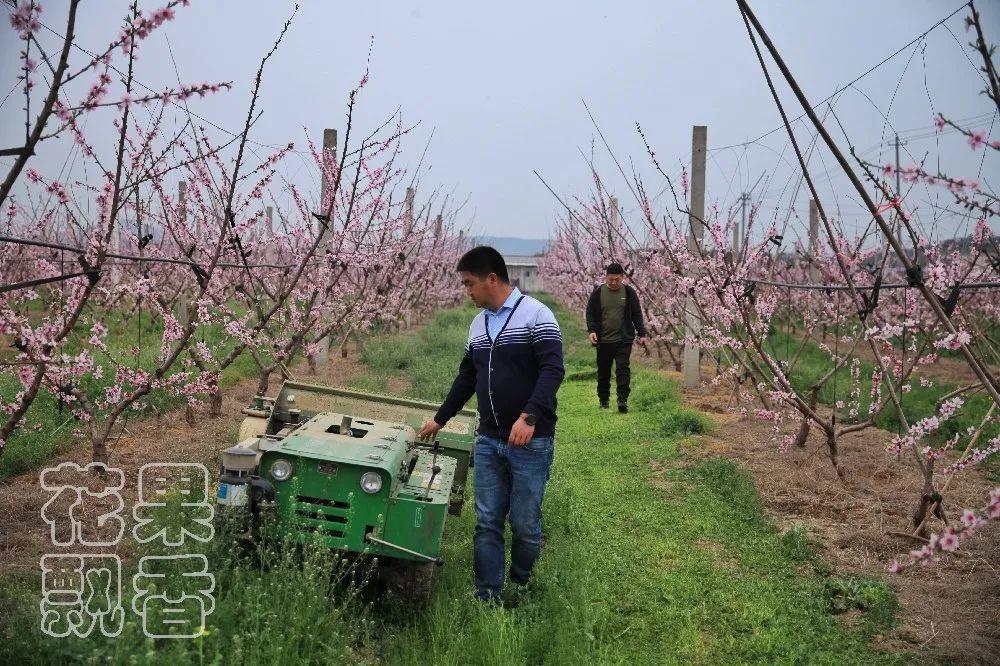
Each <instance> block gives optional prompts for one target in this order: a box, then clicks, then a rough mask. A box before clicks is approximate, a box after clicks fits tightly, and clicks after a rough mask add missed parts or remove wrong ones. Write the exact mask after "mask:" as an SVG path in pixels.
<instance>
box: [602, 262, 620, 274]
mask: <svg viewBox="0 0 1000 666" xmlns="http://www.w3.org/2000/svg"><path fill="white" fill-rule="evenodd" d="M604 272H605V273H607V274H608V275H625V269H624V268H622V265H621V264H619V263H618V262H617V261H612V262H611V263H610V264H608V267H607V268H606V269H605V270H604Z"/></svg>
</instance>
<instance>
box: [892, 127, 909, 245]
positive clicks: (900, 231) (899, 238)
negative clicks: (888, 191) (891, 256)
mask: <svg viewBox="0 0 1000 666" xmlns="http://www.w3.org/2000/svg"><path fill="white" fill-rule="evenodd" d="M895 137H896V140H895V141H893V144H894V145H895V146H896V197H897V198H898V197H901V196H902V195H903V187H902V184H901V183H900V180H899V169H900V166H899V146H900V143H899V135H898V134H896V135H895ZM905 144H906V142H905V141H904V142H903V145H905ZM896 217H897V218H898V217H899V214H898V213H897V214H896ZM896 221H897V222H898V226H897V227H896V240H897V241H898V242H899V246H900V247H903V220H901V219H897V220H896Z"/></svg>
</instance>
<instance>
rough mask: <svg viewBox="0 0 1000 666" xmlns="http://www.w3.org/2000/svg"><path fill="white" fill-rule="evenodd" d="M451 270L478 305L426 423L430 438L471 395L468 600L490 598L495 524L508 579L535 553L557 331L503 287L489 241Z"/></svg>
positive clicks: (524, 570)
mask: <svg viewBox="0 0 1000 666" xmlns="http://www.w3.org/2000/svg"><path fill="white" fill-rule="evenodd" d="M457 269H458V272H459V274H460V275H461V278H462V284H463V285H464V286H465V288H466V290H467V292H468V294H469V297H470V298H471V299H472V300H473V302H474V303H475V304H476V305H477V306H478V307H481V308H483V310H482V311H481V312H479V313H478V314H477V315H476V316H475V318H474V319H473V320H472V325H471V326H470V327H469V339H468V342H467V343H466V345H465V354H464V356H463V358H462V362H461V364H460V365H459V368H458V376H457V377H456V378H455V381H454V383H453V384H452V387H451V390H450V391H449V392H448V396H447V397H446V398H445V400H444V403H442V405H441V408H440V409H439V410H438V412H437V414H436V415H435V416H434V419H433V420H431V421H428V422H427V423H426V424H424V426H423V428H421V430H420V437H421V438H422V439H430V438H432V437H433V436H434V435H435V434H437V432H438V431H439V430H440V429H441V428H442V427H444V425H445V424H446V423H447V422H448V420H449V419H450V418H451V417H453V416H454V415H455V414H456V413H458V410H460V409H461V408H462V407H463V406H464V405H465V403H466V402H468V400H469V399H470V398H471V397H472V396H473V394H475V395H476V400H477V402H478V406H479V432H478V435H477V437H476V442H475V449H474V453H473V455H474V459H475V466H474V468H473V469H474V473H473V484H474V486H475V501H476V531H475V537H474V550H475V553H474V561H473V578H474V583H475V588H476V589H475V594H476V597H477V598H479V599H482V600H484V601H495V602H499V601H500V598H501V594H502V592H503V584H504V561H505V544H504V523H505V522H506V520H507V517H508V515H509V516H510V528H511V534H512V539H511V549H510V551H511V552H510V560H511V561H510V580H511V582H512V583H514V584H515V585H517V586H522V587H523V586H524V585H526V584H527V583H528V581H529V579H530V577H531V570H532V567H533V566H534V564H535V561H536V560H537V559H538V556H539V553H540V552H541V544H542V497H543V496H544V494H545V484H546V482H547V481H548V478H549V469H550V468H551V466H552V457H553V450H554V445H555V429H556V391H557V390H558V389H559V385H560V384H561V383H562V379H563V375H564V374H565V371H564V369H563V350H562V334H561V332H560V330H559V324H558V323H557V322H556V319H555V317H554V316H553V314H552V311H551V310H549V308H548V307H546V306H545V305H544V304H542V303H541V302H539V301H538V300H536V299H534V298H532V297H531V296H525V295H524V294H522V293H521V292H520V291H519V290H518V289H517V288H516V287H511V285H510V281H509V278H508V276H507V265H506V264H505V263H504V260H503V257H502V256H501V255H500V253H499V252H497V251H496V250H495V249H493V248H492V247H485V246H480V247H476V248H473V249H471V250H469V251H468V252H466V253H465V255H463V256H462V258H461V259H460V260H459V262H458V267H457Z"/></svg>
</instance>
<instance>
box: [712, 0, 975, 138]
mask: <svg viewBox="0 0 1000 666" xmlns="http://www.w3.org/2000/svg"><path fill="white" fill-rule="evenodd" d="M968 5H969V3H968V2H963V3H962V4H961V5H959V6H958V7H956V8H955V10H954V11H952V12H951V13H950V14H948V15H947V16H945V17H944V18H943V19H941V20H940V21H938V22H937V23H935V24H934V25H932V26H931V27H929V28H927V30H924V31H923V32H922V33H920V34H919V35H917V36H916V37H914V38H913V39H911V40H910V41H909V42H908V43H907V44H906V45H904V46H902V47H900V48H899V49H897V50H896V51H894V52H893V53H891V54H890V55H888V56H886V57H885V58H883V59H882V60H881V61H879V62H878V63H877V64H875V65H872V66H871V67H869V68H868V69H867V70H865V71H864V72H863V73H862V74H860V75H859V76H857V77H855V78H854V79H852V80H851V81H849V82H847V83H845V84H844V85H841V86H838V87H837V89H836V90H834V91H833V93H832V94H830V95H829V96H827V97H825V98H824V99H821V100H820V101H819V102H817V103H816V104H815V105H813V106H812V109H816V108H818V107H820V106H822V105H823V104H825V103H827V102H829V101H830V100H831V99H833V98H834V97H836V96H837V95H838V94H840V93H841V92H843V91H844V90H846V89H847V88H850V87H851V86H853V85H854V84H855V83H857V82H858V81H860V80H861V79H863V78H865V77H866V76H868V75H869V74H871V73H872V72H874V71H875V70H876V69H878V68H879V67H881V66H882V65H884V64H886V63H887V62H889V61H890V60H892V59H893V58H895V57H896V56H898V55H899V54H900V53H902V52H903V51H905V50H906V49H908V48H910V47H911V46H913V45H914V44H916V43H917V42H919V41H920V40H921V39H923V38H924V37H926V36H927V35H929V34H930V33H931V32H932V31H934V30H936V29H937V28H938V27H940V26H941V25H942V24H944V22H945V21H947V20H948V19H950V18H951V17H952V16H954V15H955V14H957V13H958V12H960V11H962V9H963V8H965V7H968ZM805 116H806V113H805V112H803V113H801V114H800V115H798V116H796V117H795V118H793V119H791V121H790V122H797V121H799V120H801V119H802V118H804V117H805ZM783 129H785V126H784V125H779V126H778V127H775V128H774V129H772V130H770V131H767V132H764V133H763V134H761V135H760V136H758V137H757V138H756V139H750V140H749V141H743V142H740V143H733V144H730V145H728V146H720V147H718V148H709V150H726V149H727V148H739V147H741V146H745V145H747V144H751V143H756V142H758V141H760V140H761V139H763V138H765V137H768V136H770V135H772V134H774V133H775V132H780V131H781V130H783Z"/></svg>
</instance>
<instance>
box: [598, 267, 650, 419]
mask: <svg viewBox="0 0 1000 666" xmlns="http://www.w3.org/2000/svg"><path fill="white" fill-rule="evenodd" d="M587 331H588V332H589V333H590V344H592V345H594V346H595V347H596V348H597V398H598V400H600V401H601V408H602V409H607V408H608V400H609V398H610V397H611V364H612V363H614V364H615V379H616V384H617V394H618V411H619V412H621V413H622V414H624V413H626V412H628V396H629V392H630V391H631V381H632V373H631V370H630V368H629V357H630V356H631V355H632V343H633V342H635V341H636V339H638V341H639V342H640V343H641V342H644V339H645V337H646V326H645V324H644V323H643V320H642V305H641V304H640V303H639V295H638V294H636V292H635V289H633V288H632V287H631V286H629V285H627V284H625V269H623V268H622V265H621V264H619V263H612V264H609V265H608V267H607V269H606V270H605V277H604V284H602V285H599V286H598V287H597V288H596V289H594V291H593V293H591V294H590V299H589V300H588V301H587Z"/></svg>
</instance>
